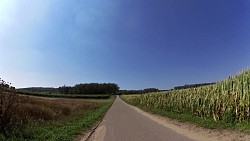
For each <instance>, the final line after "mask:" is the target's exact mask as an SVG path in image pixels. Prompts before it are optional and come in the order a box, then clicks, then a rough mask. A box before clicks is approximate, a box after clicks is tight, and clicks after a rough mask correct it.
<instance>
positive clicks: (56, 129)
mask: <svg viewBox="0 0 250 141" xmlns="http://www.w3.org/2000/svg"><path fill="white" fill-rule="evenodd" d="M44 101H45V100H44ZM81 101H82V102H83V103H85V102H86V100H81ZM113 101H114V97H112V98H110V99H107V100H95V101H93V100H92V101H87V102H88V103H90V104H89V105H88V106H87V107H86V106H85V108H83V109H82V110H81V109H78V110H77V112H74V113H72V114H70V115H68V116H65V115H64V116H60V117H59V118H54V119H49V120H46V119H42V120H39V119H36V120H30V121H29V123H28V124H27V126H25V127H24V128H23V129H18V130H14V131H13V132H11V133H9V134H8V136H6V137H5V136H3V135H1V134H0V140H6V141H14V140H19V141H24V140H34V141H43V140H47V141H70V140H73V139H74V138H75V137H76V136H77V135H79V134H81V133H82V132H84V131H86V130H87V129H88V128H90V127H91V126H93V124H94V123H96V122H97V121H99V120H100V119H101V118H102V117H103V116H104V114H105V113H106V111H107V110H108V109H109V107H110V106H111V105H112V103H113ZM54 103H55V102H54ZM73 103H76V102H75V101H73ZM73 103H71V104H70V105H72V104H73ZM79 103H80V102H79ZM85 105H86V104H85ZM53 106H54V107H55V105H53ZM72 106H74V105H72ZM75 107H77V106H75ZM78 108H82V107H81V106H78ZM74 109H76V108H74ZM74 109H73V110H74Z"/></svg>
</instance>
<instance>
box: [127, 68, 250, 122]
mask: <svg viewBox="0 0 250 141" xmlns="http://www.w3.org/2000/svg"><path fill="white" fill-rule="evenodd" d="M249 87H250V70H244V71H242V72H240V73H239V74H237V75H234V76H230V77H228V78H227V79H225V80H222V81H220V82H218V83H216V84H213V85H208V86H202V87H197V88H189V89H182V90H173V91H166V92H157V93H149V94H145V95H141V96H137V97H134V98H131V99H130V100H129V101H130V102H132V103H135V104H137V105H143V106H145V107H148V108H158V109H164V110H168V111H172V112H176V113H191V114H193V115H194V116H198V117H202V118H205V119H207V118H211V119H213V120H214V121H218V120H222V121H225V122H230V123H239V122H242V121H246V120H250V107H249V106H250V105H249V104H250V88H249Z"/></svg>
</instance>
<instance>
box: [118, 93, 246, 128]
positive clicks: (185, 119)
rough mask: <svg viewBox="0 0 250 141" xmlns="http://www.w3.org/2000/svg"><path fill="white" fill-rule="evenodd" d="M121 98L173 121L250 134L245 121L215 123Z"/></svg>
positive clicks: (125, 96) (185, 113) (186, 113)
mask: <svg viewBox="0 0 250 141" xmlns="http://www.w3.org/2000/svg"><path fill="white" fill-rule="evenodd" d="M121 98H122V99H123V100H124V101H125V102H126V103H128V104H131V105H134V106H136V107H139V108H140V109H142V110H144V111H146V112H149V113H152V114H157V115H160V116H165V117H168V118H171V119H175V120H178V121H181V122H188V123H193V124H196V125H198V126H201V127H205V128H209V129H233V130H239V131H243V132H246V133H250V122H248V121H245V122H241V123H228V122H225V121H214V120H213V119H211V118H207V119H205V118H202V117H197V116H194V115H193V114H192V113H191V112H182V113H177V112H172V111H170V110H169V109H159V108H149V107H146V106H144V105H140V104H138V103H133V102H132V101H130V100H129V96H127V95H123V96H121Z"/></svg>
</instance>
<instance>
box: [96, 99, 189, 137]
mask: <svg viewBox="0 0 250 141" xmlns="http://www.w3.org/2000/svg"><path fill="white" fill-rule="evenodd" d="M94 136H95V137H94V139H92V140H95V141H193V140H191V139H190V138H188V137H186V136H184V135H181V134H178V133H177V132H175V131H173V130H171V129H169V128H167V127H165V126H163V125H161V124H159V123H157V122H155V121H153V120H151V119H150V118H148V117H146V116H144V115H143V114H141V113H139V112H138V111H136V110H135V109H134V108H132V107H131V106H129V105H128V104H126V103H125V102H123V101H122V100H121V99H120V98H119V97H117V98H116V100H115V102H114V104H113V105H112V107H111V108H110V109H109V111H108V112H107V114H106V116H105V117H104V119H103V121H102V122H101V123H100V125H99V126H98V128H97V130H96V133H95V135H94Z"/></svg>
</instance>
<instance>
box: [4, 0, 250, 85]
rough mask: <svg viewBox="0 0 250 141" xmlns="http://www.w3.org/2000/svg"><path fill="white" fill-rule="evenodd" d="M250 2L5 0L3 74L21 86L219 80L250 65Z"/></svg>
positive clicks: (138, 83)
mask: <svg viewBox="0 0 250 141" xmlns="http://www.w3.org/2000/svg"><path fill="white" fill-rule="evenodd" d="M249 35H250V1H248V0H203V1H201V0H107V1H103V0H94V1H93V0H81V1H79V0H22V1H19V0H11V1H10V0H0V54H1V60H0V77H1V78H3V79H4V80H6V81H9V82H12V83H13V85H14V86H16V87H32V86H43V87H58V86H62V85H75V84H77V83H89V82H114V83H117V84H119V86H120V87H121V89H144V88H148V87H156V88H159V89H170V88H172V87H174V86H177V85H184V84H191V83H203V82H214V81H219V80H222V79H224V78H226V77H227V76H229V75H232V74H236V73H237V72H239V71H241V70H242V69H246V68H247V67H249V66H250V36H249Z"/></svg>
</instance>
